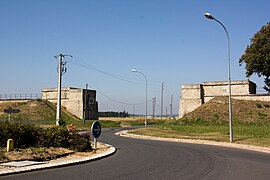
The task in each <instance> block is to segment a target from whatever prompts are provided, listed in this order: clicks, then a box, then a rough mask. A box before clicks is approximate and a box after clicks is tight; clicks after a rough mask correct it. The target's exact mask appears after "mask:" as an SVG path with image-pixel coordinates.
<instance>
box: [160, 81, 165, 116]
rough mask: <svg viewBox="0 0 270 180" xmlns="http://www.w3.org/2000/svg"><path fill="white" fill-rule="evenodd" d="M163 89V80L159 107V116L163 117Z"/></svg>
mask: <svg viewBox="0 0 270 180" xmlns="http://www.w3.org/2000/svg"><path fill="white" fill-rule="evenodd" d="M163 89H164V82H162V84H161V103H160V104H161V109H160V117H161V119H162V117H163Z"/></svg>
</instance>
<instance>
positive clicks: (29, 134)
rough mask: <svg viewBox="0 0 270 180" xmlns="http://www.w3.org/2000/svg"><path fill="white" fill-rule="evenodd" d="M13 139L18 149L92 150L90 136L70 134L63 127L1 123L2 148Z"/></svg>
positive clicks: (0, 140)
mask: <svg viewBox="0 0 270 180" xmlns="http://www.w3.org/2000/svg"><path fill="white" fill-rule="evenodd" d="M8 139H13V140H14V146H15V147H16V148H28V147H64V148H71V149H73V150H75V151H80V152H82V151H87V150H91V149H92V148H91V144H90V140H89V139H90V136H89V135H88V134H83V135H79V134H76V133H73V134H70V133H69V132H68V129H67V128H66V127H63V126H54V127H51V128H48V129H43V128H41V127H37V126H34V125H30V124H22V123H16V124H11V123H9V122H0V147H5V146H6V143H7V140H8Z"/></svg>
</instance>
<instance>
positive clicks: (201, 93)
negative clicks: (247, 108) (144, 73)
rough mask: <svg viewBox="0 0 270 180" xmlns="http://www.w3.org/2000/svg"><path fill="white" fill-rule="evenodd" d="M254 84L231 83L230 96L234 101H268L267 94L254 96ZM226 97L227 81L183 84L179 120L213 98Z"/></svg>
mask: <svg viewBox="0 0 270 180" xmlns="http://www.w3.org/2000/svg"><path fill="white" fill-rule="evenodd" d="M256 88H257V86H256V84H255V83H254V82H252V81H249V80H242V81H231V95H232V98H234V99H240V100H252V101H270V95H269V94H256ZM223 96H228V81H215V82H203V83H202V84H183V85H182V96H181V97H180V101H179V107H180V108H179V118H182V117H184V116H185V115H186V114H187V113H189V112H191V111H193V110H195V109H197V108H198V107H200V106H201V105H202V104H204V103H206V102H208V101H210V100H211V99H213V98H215V97H223Z"/></svg>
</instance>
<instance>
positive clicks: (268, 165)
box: [0, 129, 270, 180]
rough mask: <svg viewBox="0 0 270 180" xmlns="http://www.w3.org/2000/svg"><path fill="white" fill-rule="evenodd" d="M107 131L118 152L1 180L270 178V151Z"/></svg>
mask: <svg viewBox="0 0 270 180" xmlns="http://www.w3.org/2000/svg"><path fill="white" fill-rule="evenodd" d="M116 130H117V129H106V130H103V132H102V135H101V138H100V139H99V140H101V141H102V142H106V143H108V144H111V145H113V146H115V147H116V148H117V149H118V150H117V152H116V154H114V155H112V156H110V157H107V158H105V159H101V160H98V161H94V162H90V163H85V164H81V165H75V166H68V167H63V168H56V169H48V170H41V171H35V172H29V173H23V174H15V175H10V176H3V177H0V179H12V180H16V179H20V180H29V179H38V180H43V179H44V180H54V179H63V180H69V179H79V180H82V179H91V180H100V179H112V180H114V179H117V180H119V179H120V180H122V179H127V180H141V179H166V180H168V179H174V180H175V179H207V180H211V179H215V180H216V179H237V180H241V179H245V180H248V179H256V180H259V179H268V180H269V179H270V154H265V153H259V152H252V151H247V150H239V149H232V148H224V147H216V146H209V145H198V144H185V143H173V142H161V141H151V140H140V139H129V138H125V137H120V136H116V135H114V134H113V133H114V132H115V131H116Z"/></svg>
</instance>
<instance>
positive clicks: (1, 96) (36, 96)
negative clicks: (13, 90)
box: [0, 93, 42, 101]
mask: <svg viewBox="0 0 270 180" xmlns="http://www.w3.org/2000/svg"><path fill="white" fill-rule="evenodd" d="M41 97H42V95H41V94H38V93H36V94H0V101H7V100H31V99H41Z"/></svg>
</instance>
